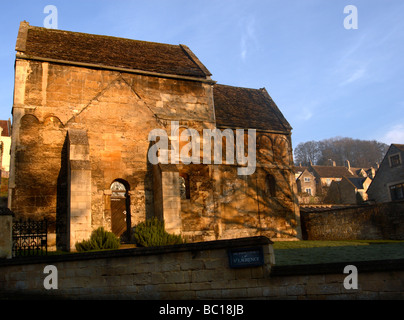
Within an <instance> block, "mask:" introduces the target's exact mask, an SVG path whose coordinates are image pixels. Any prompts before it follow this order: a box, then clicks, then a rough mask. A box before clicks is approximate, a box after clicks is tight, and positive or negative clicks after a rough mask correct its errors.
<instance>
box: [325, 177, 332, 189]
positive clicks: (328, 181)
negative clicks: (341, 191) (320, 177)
mask: <svg viewBox="0 0 404 320" xmlns="http://www.w3.org/2000/svg"><path fill="white" fill-rule="evenodd" d="M325 181H326V184H327V187H329V186H330V184H331V179H330V178H327V179H326V180H325Z"/></svg>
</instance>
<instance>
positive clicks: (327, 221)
mask: <svg viewBox="0 0 404 320" xmlns="http://www.w3.org/2000/svg"><path fill="white" fill-rule="evenodd" d="M310 210H312V209H308V208H306V209H303V210H302V211H301V221H302V223H301V225H302V234H303V239H305V240H381V239H391V240H403V239H404V201H401V202H387V203H381V204H375V205H366V206H352V207H351V206H350V207H346V208H339V209H332V208H328V209H317V210H312V211H311V212H310Z"/></svg>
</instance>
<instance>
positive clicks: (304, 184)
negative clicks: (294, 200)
mask: <svg viewBox="0 0 404 320" xmlns="http://www.w3.org/2000/svg"><path fill="white" fill-rule="evenodd" d="M295 177H296V184H297V192H298V193H299V194H303V193H304V194H306V195H307V196H315V195H316V178H315V176H314V175H313V174H312V173H311V172H310V171H309V170H308V168H307V167H301V166H299V167H295Z"/></svg>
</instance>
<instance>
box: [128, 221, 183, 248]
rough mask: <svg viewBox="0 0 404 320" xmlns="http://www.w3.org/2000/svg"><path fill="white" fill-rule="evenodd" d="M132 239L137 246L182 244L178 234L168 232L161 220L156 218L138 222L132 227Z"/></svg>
mask: <svg viewBox="0 0 404 320" xmlns="http://www.w3.org/2000/svg"><path fill="white" fill-rule="evenodd" d="M132 241H134V242H135V243H136V245H137V246H139V247H159V246H169V245H174V244H183V243H184V241H183V239H182V238H181V236H179V235H175V234H169V233H168V232H167V231H166V230H165V225H164V222H163V221H160V220H159V219H157V218H153V219H151V220H147V221H145V222H141V223H139V224H138V225H137V226H135V227H134V228H133V235H132Z"/></svg>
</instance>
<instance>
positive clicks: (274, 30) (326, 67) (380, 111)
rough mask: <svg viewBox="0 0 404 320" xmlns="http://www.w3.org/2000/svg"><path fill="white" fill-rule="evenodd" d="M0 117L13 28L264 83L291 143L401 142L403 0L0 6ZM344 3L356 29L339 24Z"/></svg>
mask: <svg viewBox="0 0 404 320" xmlns="http://www.w3.org/2000/svg"><path fill="white" fill-rule="evenodd" d="M0 3H1V8H2V10H1V13H0V18H1V19H0V24H1V30H2V31H1V41H0V46H1V47H0V48H1V50H0V118H1V119H8V118H9V117H11V107H12V103H13V77H14V59H15V51H14V48H15V41H16V37H17V33H18V27H19V23H20V21H22V20H26V21H28V22H29V23H30V24H31V25H35V26H44V19H45V18H46V16H47V15H48V14H45V13H44V8H45V6H46V5H55V6H56V8H57V9H58V29H62V30H69V31H78V32H85V33H95V34H104V35H111V36H118V37H124V38H130V39H137V40H146V41H154V42H162V43H170V44H186V45H187V46H188V47H190V48H191V50H192V51H193V52H194V53H195V54H196V55H197V56H198V57H199V59H200V60H201V61H202V62H203V63H204V64H205V66H206V67H207V68H208V69H209V70H210V71H211V72H212V74H213V77H212V78H213V79H214V80H216V81H217V82H218V83H221V84H228V85H234V86H241V87H248V88H262V87H265V88H266V89H267V90H268V92H269V94H270V95H271V96H272V98H273V99H274V100H275V102H276V103H277V105H278V106H279V108H280V109H281V111H282V112H283V114H284V115H285V117H286V118H287V120H288V121H289V122H290V124H291V125H292V127H293V128H294V130H293V134H292V141H293V147H296V146H297V144H298V143H300V142H305V141H310V140H317V141H318V140H322V139H328V138H332V137H336V136H341V137H350V138H354V139H363V140H377V141H381V142H385V143H387V144H391V143H401V144H404V111H403V110H404V94H403V93H404V77H403V75H404V19H403V17H404V1H403V0H362V1H355V0H332V1H330V0H248V1H241V0H204V1H200V0H147V1H146V0H141V1H140V0H114V1H112V0H80V1H76V0H70V1H65V0H64V1H56V0H47V1H39V0H38V1H36V0H29V1H28V0H19V1H4V0H1V2H0ZM347 5H354V6H356V8H357V10H358V29H350V30H347V29H345V28H344V19H345V18H346V17H347V15H348V14H344V8H345V6H347Z"/></svg>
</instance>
